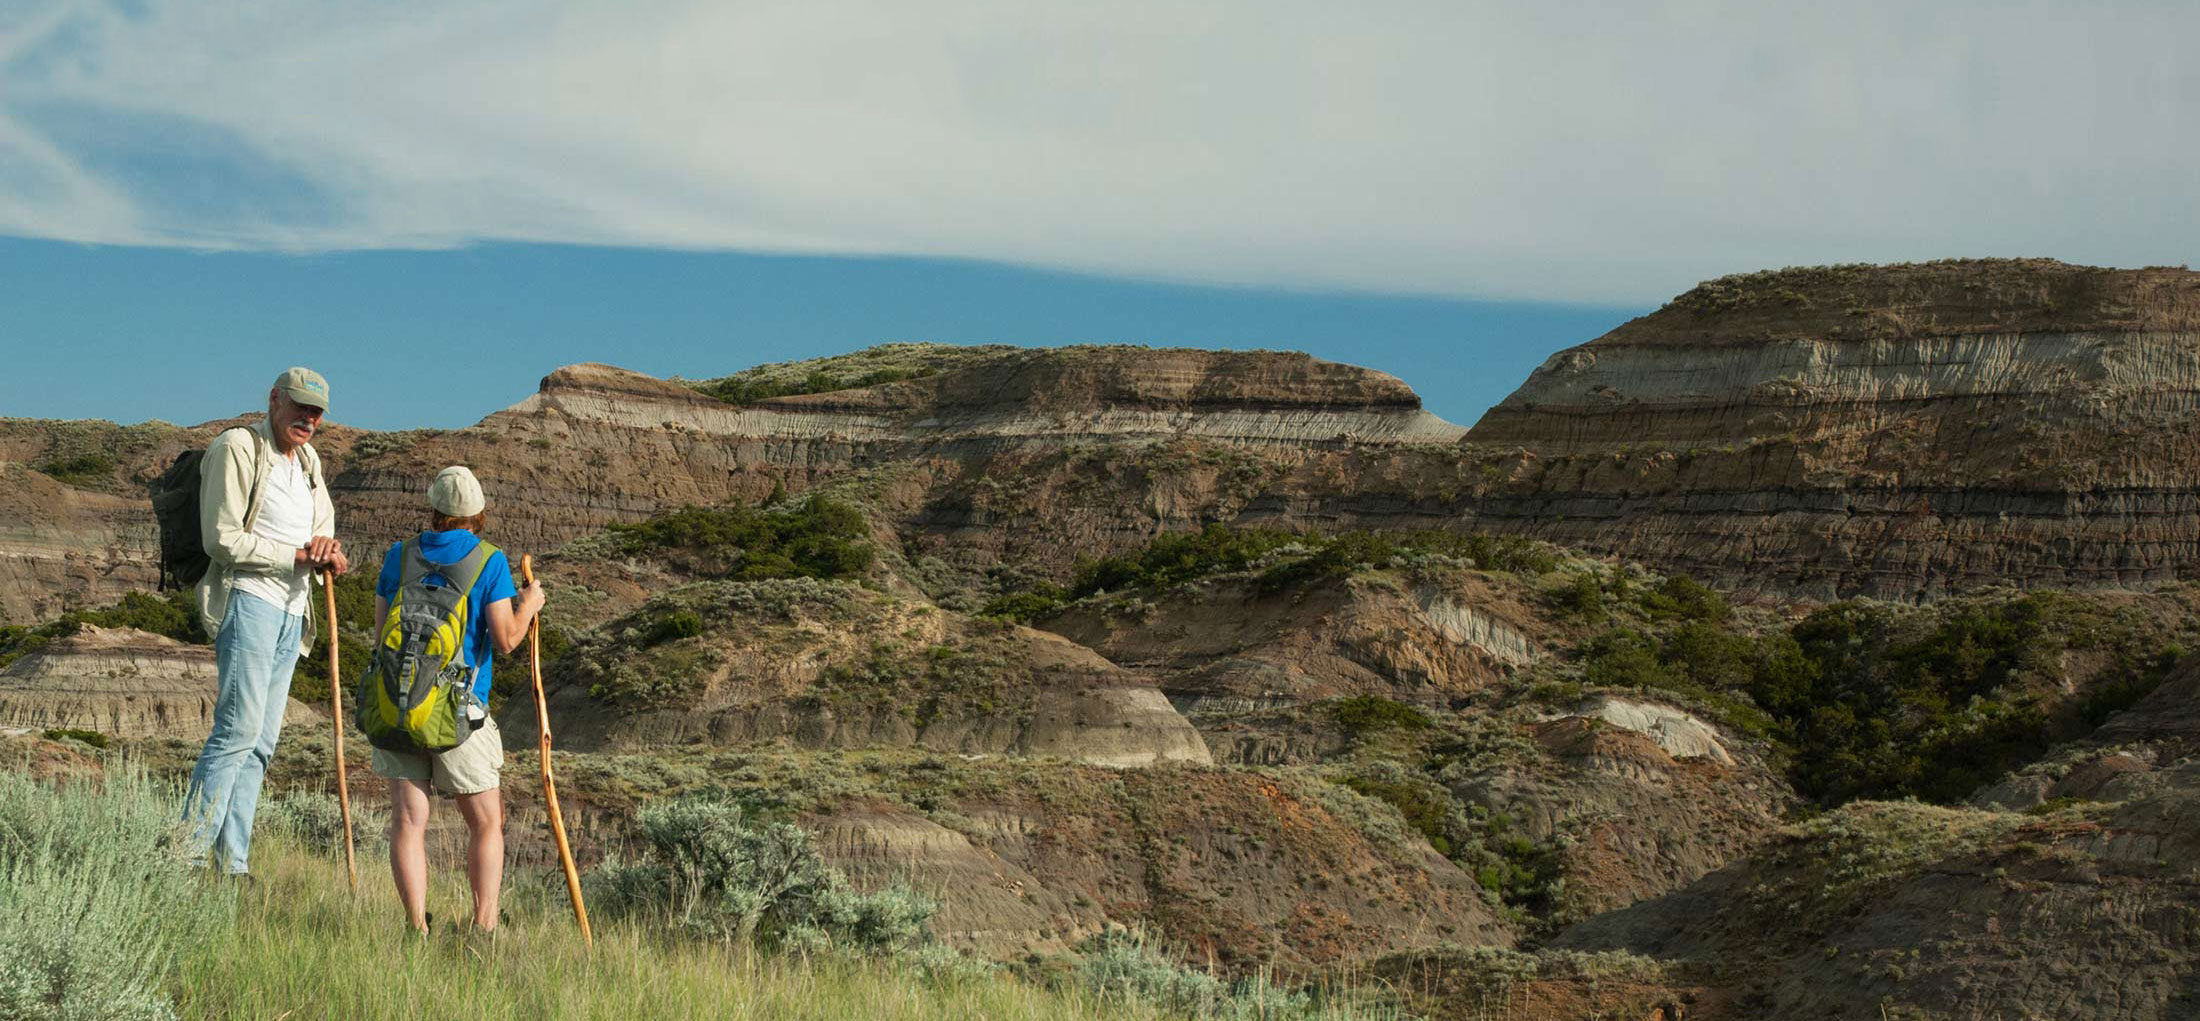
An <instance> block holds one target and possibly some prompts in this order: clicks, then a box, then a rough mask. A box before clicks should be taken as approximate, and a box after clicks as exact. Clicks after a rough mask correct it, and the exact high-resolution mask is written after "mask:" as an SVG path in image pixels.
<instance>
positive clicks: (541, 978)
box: [173, 841, 1169, 1021]
mask: <svg viewBox="0 0 2200 1021" xmlns="http://www.w3.org/2000/svg"><path fill="white" fill-rule="evenodd" d="M269 843H270V844H271V845H272V846H264V847H263V846H260V844H259V842H258V841H255V845H256V846H255V848H254V851H253V857H254V868H255V870H256V871H258V872H259V876H260V879H259V883H258V886H257V887H256V888H255V889H253V890H251V891H249V892H246V893H243V894H240V895H239V899H238V905H237V916H236V918H237V921H236V931H235V934H234V936H233V938H231V939H229V940H226V941H218V942H216V943H212V944H209V945H206V946H203V947H199V948H196V949H195V951H194V950H187V951H186V952H185V954H184V956H183V959H182V961H181V966H180V968H179V969H178V973H177V976H176V978H175V981H174V986H173V994H174V997H175V1000H176V1003H177V1005H178V1007H179V1008H180V1013H181V1014H182V1016H184V1017H186V1018H278V1017H279V1018H286V1019H291V1021H306V1019H311V1018H346V1019H353V1018H419V1017H462V1018H469V1019H479V1021H490V1019H499V1018H512V1019H519V1018H527V1019H530V1021H533V1019H564V1018H571V1019H575V1021H579V1019H583V1018H590V1019H593V1018H603V1019H629V1018H879V1019H908V1021H920V1019H931V1018H939V1019H942V1021H946V1019H951V1018H952V1019H978V1018H992V1019H1000V1021H1013V1019H1020V1018H1030V1019H1034V1021H1036V1019H1042V1018H1064V1019H1078V1018H1095V1019H1097V1018H1114V1019H1132V1018H1161V1017H1166V1016H1169V1015H1166V1014H1162V1013H1157V1012H1154V1011H1151V1010H1146V1009H1141V1008H1138V1007H1134V1006H1128V1005H1123V1004H1119V1003H1107V1004H1102V1003H1099V1002H1096V1001H1095V999H1094V998H1092V997H1090V996H1089V995H1086V994H1083V993H1081V992H1079V991H1077V990H1075V989H1066V990H1060V991H1056V990H1050V989H1045V988H1041V987H1038V986H1035V985H1032V984H1030V983H1027V982H1023V981H1020V980H1018V979H1015V978H1013V977H1010V976H1005V975H992V976H985V977H967V976H955V975H946V974H943V975H937V976H929V977H928V976H924V975H921V974H918V973H916V972H914V971H913V970H912V969H910V968H908V967H906V966H896V965H892V964H886V963H880V962H871V961H862V960H849V959H843V958H838V957H828V956H820V957H814V958H809V959H802V958H793V957H780V956H768V955H763V954H756V953H749V952H746V951H742V950H739V949H736V948H728V947H724V946H720V945H717V944H710V943H700V942H694V941H684V940H674V939H667V938H664V937H662V936H661V935H658V934H653V933H650V932H647V931H644V930H643V929H642V928H641V927H638V926H634V925H626V924H615V925H609V926H603V927H601V928H599V930H598V931H597V933H596V948H595V953H594V954H593V955H591V954H590V953H589V952H588V950H587V948H586V947H585V946H584V945H583V944H582V942H581V937H580V931H579V930H578V929H577V928H576V927H575V926H574V924H573V918H572V914H571V910H570V908H568V907H567V905H566V902H565V896H564V890H563V888H562V886H560V887H558V888H557V889H556V890H555V892H554V893H553V891H552V889H551V887H550V886H549V885H548V884H547V883H543V882H538V881H536V879H538V878H540V877H525V876H523V877H517V878H519V882H518V883H516V884H515V888H513V889H511V890H509V891H508V894H509V896H508V897H507V898H506V910H507V912H508V913H509V915H510V921H509V922H508V923H507V924H506V925H505V926H504V930H503V932H502V933H500V934H499V936H498V937H497V938H496V939H494V940H488V939H483V938H480V937H479V936H469V935H463V934H461V933H459V932H456V931H451V930H443V926H444V922H443V919H444V918H445V917H464V916H465V915H466V912H467V905H468V904H469V901H468V899H467V894H466V891H465V887H464V884H463V881H462V879H459V878H458V877H456V876H455V875H454V874H453V873H451V872H450V871H449V870H447V869H446V870H444V871H443V872H442V873H440V874H438V875H437V876H436V880H437V881H436V883H435V885H434V888H433V889H432V890H431V891H430V894H429V902H430V906H431V910H432V911H433V912H434V913H435V915H436V916H437V923H436V924H437V927H438V929H439V930H443V931H438V932H437V933H435V934H434V935H432V936H430V937H429V938H426V939H422V938H419V937H416V936H411V935H408V934H407V932H406V931H405V929H404V927H403V926H404V922H403V915H402V913H401V912H400V911H399V909H398V906H397V897H396V894H395V893H394V892H393V891H392V890H391V887H390V882H389V876H388V873H387V872H386V871H385V869H384V867H383V863H382V862H381V861H380V860H379V859H367V860H362V861H361V862H360V872H361V875H360V884H359V885H360V889H359V893H358V894H357V895H354V894H352V893H351V892H350V891H349V890H348V889H347V887H346V884H345V880H344V869H343V865H342V863H340V862H332V861H330V860H328V859H326V858H324V857H322V856H320V855H317V854H313V853H309V852H306V851H303V850H299V849H297V848H295V847H293V846H289V845H288V844H287V843H286V842H282V841H271V842H269Z"/></svg>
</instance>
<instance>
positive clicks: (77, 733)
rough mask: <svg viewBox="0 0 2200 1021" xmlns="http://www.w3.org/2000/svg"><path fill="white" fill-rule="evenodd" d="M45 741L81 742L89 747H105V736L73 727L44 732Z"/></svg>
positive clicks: (94, 731) (97, 732)
mask: <svg viewBox="0 0 2200 1021" xmlns="http://www.w3.org/2000/svg"><path fill="white" fill-rule="evenodd" d="M46 740H48V741H81V742H83V743H85V744H88V745H91V746H92V747H94V748H105V747H107V735H105V734H102V733H100V732H99V731H96V730H77V729H75V728H73V727H62V728H58V729H55V730H49V731H47V732H46Z"/></svg>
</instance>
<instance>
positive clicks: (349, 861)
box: [321, 571, 359, 893]
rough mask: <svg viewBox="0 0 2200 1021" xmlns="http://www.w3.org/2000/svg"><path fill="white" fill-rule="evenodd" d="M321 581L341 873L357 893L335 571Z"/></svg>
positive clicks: (326, 572) (323, 575)
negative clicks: (341, 841) (341, 834)
mask: <svg viewBox="0 0 2200 1021" xmlns="http://www.w3.org/2000/svg"><path fill="white" fill-rule="evenodd" d="M321 580H322V581H324V582H326V583H327V584H326V585H324V586H323V589H324V591H326V592H327V593H328V635H327V639H326V640H327V641H328V715H329V722H330V723H332V724H334V725H335V727H336V803H337V804H339V805H342V806H343V809H344V871H345V873H347V874H348V875H350V876H351V889H352V892H354V893H356V892H358V890H359V860H358V858H357V857H355V856H354V854H353V851H352V844H351V778H350V777H349V776H347V775H346V774H345V772H344V684H343V682H342V681H341V680H339V679H338V677H337V675H338V673H339V672H340V670H341V668H340V667H338V666H337V662H338V660H337V649H336V572H334V571H323V572H322V573H321Z"/></svg>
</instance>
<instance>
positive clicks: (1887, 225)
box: [0, 0, 2200, 301]
mask: <svg viewBox="0 0 2200 1021" xmlns="http://www.w3.org/2000/svg"><path fill="white" fill-rule="evenodd" d="M2195 37H2200V8H2195V7H2194V6H2193V5H2189V4H2172V3H2141V2H2132V3H2121V4H2118V3H2095V4H2084V5H2076V4H2060V3H2038V4H2021V3H2010V2H2003V0H1950V2H1943V3H1934V4H1916V3H1905V2H1888V0H1881V2H1861V3H1852V4H1841V5H1805V4H1800V3H1795V4H1787V3H1771V4H1766V3H1708V2H1680V0H1676V2H1669V3H1663V4H1646V3H1631V2H1628V3H1605V4H1541V5H1532V4H1507V5H1496V4H1474V3H1458V2H1427V3H1419V2H1404V0H1401V2H1389V3H1385V2H1372V3H1366V4H1338V3H1335V2H1323V3H1312V2H1300V0H1211V2H1206V3H1196V4H1187V3H1182V2H1145V0H1118V2H1113V3H1108V4H1053V3H1032V2H1029V0H1002V2H990V0H964V2H928V3H910V2H895V0H868V2H864V0H858V2H847V3H831V2H823V3H821V2H751V3H738V4H728V3H722V2H714V0H636V2H628V3H620V4H603V3H589V2H583V0H530V2H525V3H521V2H511V0H439V2H432V3H430V2H409V3H408V2H390V3H375V4H352V3H334V2H329V3H312V2H304V0H259V2H254V3H235V4H209V3H184V2H180V0H139V2H133V3H128V4H103V3H93V2H71V3H59V4H54V5H51V6H37V5H33V6H31V7H27V8H21V9H15V10H14V11H13V13H9V12H8V11H0V232H6V233H12V234H17V235H22V236H31V237H51V238H65V239H71V240H79V241H97V242H113V243H125V244H152V245H194V246H207V247H245V248H272V249H283V250H300V251H312V250H324V249H333V248H374V247H437V246H448V245H460V244H465V243H467V242H471V241H476V240H539V241H561V242H581V243H603V244H617V245H643V246H661V247H695V248H735V249H749V250H757V251H792V252H846V253H867V254H868V253H906V254H920V255H941V256H961V257H972V258H982V259H995V260H1004V261H1009V262H1017V263H1027V264H1034V265H1042V266H1051V267H1060V268H1067V269H1076V270H1090V271H1097V272H1106V273H1121V274H1135V275H1142V276H1155V277H1162V278H1171V279H1187V280H1201V281H1223V282H1233V283H1250V284H1267V285H1291V286H1296V285H1306V286H1327V287H1348V288H1372V289H1381V290H1397V291H1412V292H1423V293H1437V294H1451V295H1475V296H1490V297H1531V298H1555V299H1570V300H1597V301H1645V300H1654V299H1656V298H1659V297H1662V296H1664V295H1666V294H1669V293H1671V292H1672V291H1674V290H1677V289H1679V288H1681V287H1685V286H1686V285H1687V284H1688V283H1689V282H1691V281H1693V280H1695V279H1697V278H1700V277H1703V276H1707V275H1713V274H1717V273H1721V272H1728V271H1733V270H1738V269H1748V268H1755V267H1758V266H1765V265H1784V264H1790V263H1799V262H1824V261H1847V260H1853V259H1871V260H1889V259H1905V258H1931V257H1938V256H1944V255H1964V254H2010V255H2017V254H2024V255H2029V254H2045V255H2054V256H2058V257H2062V258H2067V259H2072V260H2077V261H2094V262H2105V263H2111V264H2142V263H2150V262H2184V261H2188V260H2190V259H2191V258H2192V257H2193V248H2194V244H2195V242H2194V240H2193V239H2194V238H2195V237H2196V236H2200V235H2196V233H2195V227H2200V216H2196V215H2195V214H2196V213H2200V189H2194V188H2192V187H2191V185H2190V183H2189V176H2190V173H2189V168H2190V167H2192V166H2194V165H2195V164H2196V163H2200V132H2193V131H2191V130H2189V126H2190V125H2191V124H2192V123H2194V122H2195V121H2196V119H2200V70H2196V68H2200V64H2195V62H2192V61H2190V60H2189V59H2187V55H2186V53H2185V52H2184V50H2185V48H2186V46H2187V43H2188V41H2189V40H2190V39H2192V38H2195Z"/></svg>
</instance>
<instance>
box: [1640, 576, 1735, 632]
mask: <svg viewBox="0 0 2200 1021" xmlns="http://www.w3.org/2000/svg"><path fill="white" fill-rule="evenodd" d="M1641 604H1642V608H1643V612H1644V613H1646V614H1648V615H1649V617H1650V619H1652V620H1676V619H1677V620H1691V621H1701V622H1703V623H1707V624H1716V623H1719V622H1721V621H1724V620H1725V619H1726V618H1727V616H1728V614H1730V613H1731V612H1732V610H1731V609H1730V608H1729V607H1728V606H1727V603H1726V597H1725V596H1722V595H1720V594H1719V593H1718V592H1717V591H1715V590H1714V589H1712V588H1711V587H1710V586H1708V585H1705V584H1703V583H1702V582H1699V581H1697V580H1696V579H1694V578H1691V577H1688V576H1687V575H1685V574H1673V575H1667V576H1666V578H1665V580H1664V581H1662V582H1660V583H1658V587H1657V588H1654V589H1652V590H1650V591H1649V592H1648V593H1647V594H1645V595H1643V596H1642V598H1641Z"/></svg>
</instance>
